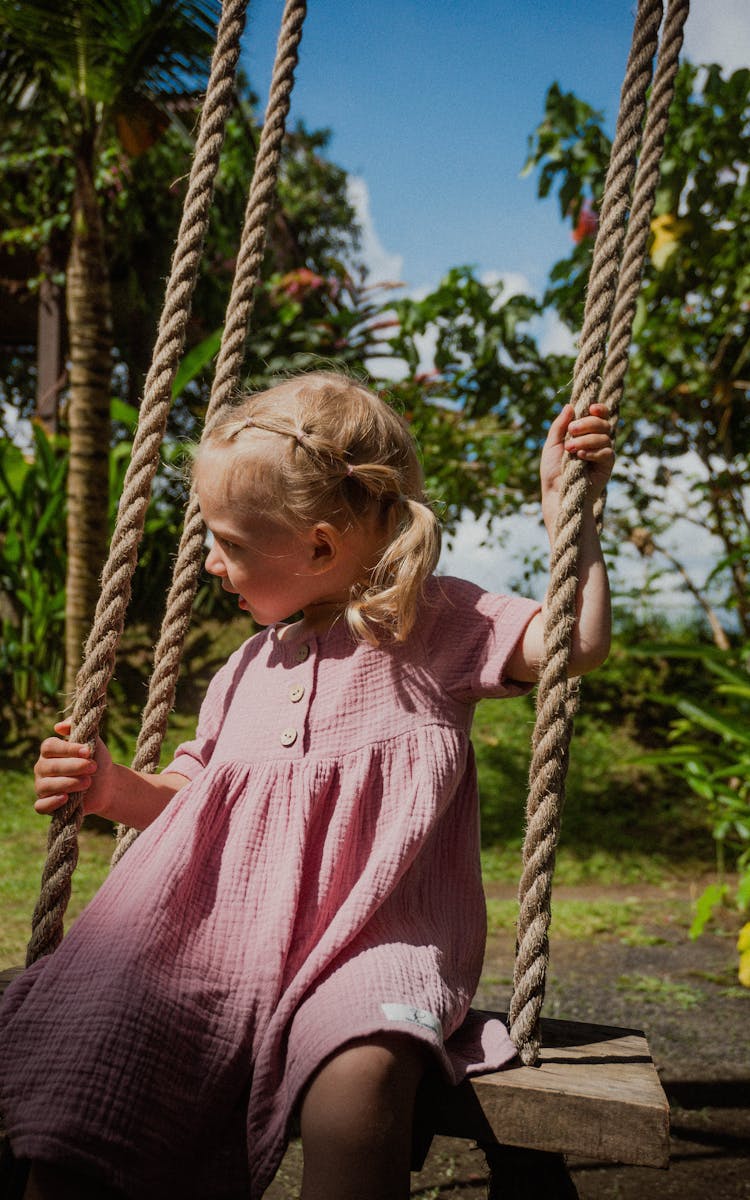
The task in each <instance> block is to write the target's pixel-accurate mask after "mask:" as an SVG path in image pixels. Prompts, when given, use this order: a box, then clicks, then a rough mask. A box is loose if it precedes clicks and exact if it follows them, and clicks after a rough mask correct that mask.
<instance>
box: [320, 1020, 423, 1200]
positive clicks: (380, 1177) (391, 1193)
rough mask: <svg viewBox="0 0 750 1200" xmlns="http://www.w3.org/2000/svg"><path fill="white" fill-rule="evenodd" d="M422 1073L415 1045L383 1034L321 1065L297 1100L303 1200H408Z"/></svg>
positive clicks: (396, 1036) (402, 1038) (420, 1058)
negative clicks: (300, 1106) (416, 1098)
mask: <svg viewBox="0 0 750 1200" xmlns="http://www.w3.org/2000/svg"><path fill="white" fill-rule="evenodd" d="M424 1069H425V1054H424V1051H423V1050H422V1049H421V1047H420V1046H419V1045H418V1044H417V1043H416V1042H414V1041H412V1040H411V1039H410V1038H408V1037H403V1036H401V1037H399V1036H398V1035H392V1036H388V1035H386V1034H384V1035H382V1036H379V1037H374V1038H368V1039H367V1040H366V1041H362V1042H354V1043H352V1045H350V1046H347V1047H345V1049H343V1050H341V1051H340V1052H339V1053H338V1054H336V1055H334V1057H333V1058H330V1059H329V1060H328V1061H327V1062H326V1063H324V1065H323V1066H322V1067H321V1068H320V1070H319V1071H318V1073H317V1075H315V1076H314V1078H313V1080H312V1082H311V1083H310V1084H309V1086H308V1088H307V1090H306V1092H305V1095H304V1097H303V1100H302V1109H301V1115H300V1124H301V1131H302V1150H303V1156H304V1169H303V1175H302V1200H406V1197H408V1195H409V1167H410V1159H411V1137H412V1123H413V1119H414V1100H415V1096H416V1092H417V1087H418V1085H419V1081H420V1079H421V1077H422V1074H423V1072H424Z"/></svg>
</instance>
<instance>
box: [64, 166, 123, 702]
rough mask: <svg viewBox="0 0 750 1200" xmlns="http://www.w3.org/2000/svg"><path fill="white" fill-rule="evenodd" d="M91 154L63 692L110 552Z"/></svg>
mask: <svg viewBox="0 0 750 1200" xmlns="http://www.w3.org/2000/svg"><path fill="white" fill-rule="evenodd" d="M92 158H93V155H91V154H85V153H82V154H80V155H79V157H78V160H77V163H76V190H75V197H74V202H73V241H72V245H71V249H70V257H69V259H68V270H67V285H66V292H67V316H68V337H69V342H70V400H69V407H68V429H69V432H70V463H69V469H68V526H67V537H68V574H67V585H66V586H67V591H66V607H65V694H66V698H67V700H68V701H70V700H71V699H72V696H73V693H74V690H75V677H76V673H77V671H78V667H79V665H80V661H81V650H82V646H83V643H84V641H85V638H86V636H87V634H88V631H89V628H90V625H91V622H92V619H93V616H94V609H95V607H96V600H97V595H98V591H99V576H100V573H101V569H102V566H103V563H104V559H105V556H106V552H107V535H108V495H109V443H110V415H109V408H110V382H111V376H112V316H111V298H110V288H109V275H108V272H107V263H106V258H105V254H104V238H103V230H102V221H101V214H100V212H99V206H98V201H97V197H96V192H95V190H94V183H93V172H92V167H91V161H92Z"/></svg>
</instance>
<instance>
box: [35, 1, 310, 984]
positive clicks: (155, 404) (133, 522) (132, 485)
mask: <svg viewBox="0 0 750 1200" xmlns="http://www.w3.org/2000/svg"><path fill="white" fill-rule="evenodd" d="M295 7H300V8H304V6H303V5H296V6H295ZM246 10H247V0H225V3H224V4H223V7H222V14H221V20H220V22H219V27H218V31H217V40H216V48H215V50H214V55H213V59H212V63H211V71H210V75H209V81H208V86H207V89H206V98H205V101H204V105H203V109H202V112H201V118H200V124H199V130H198V137H197V140H196V150H195V157H194V160H193V165H192V168H191V171H190V179H189V183H188V189H187V193H186V196H185V202H184V206H183V216H182V220H181V223H180V229H179V234H178V238H177V244H176V247H175V252H174V257H173V261H172V267H171V270H170V276H169V280H168V283H167V288H166V293H165V301H164V309H163V312H162V317H161V319H160V322H159V331H158V335H157V341H156V346H155V349H154V356H153V362H152V366H151V368H150V370H149V373H148V377H147V380H146V385H145V389H144V397H143V402H142V404H141V409H140V413H139V423H138V428H137V430H136V435H135V438H134V441H133V456H132V459H131V462H130V466H129V468H128V472H127V474H126V477H125V485H124V490H123V495H122V498H121V500H120V505H119V509H118V516H117V521H116V524H115V530H114V533H113V536H112V542H111V545H110V551H109V558H108V560H107V563H106V565H105V567H104V572H103V577H102V592H101V595H100V597H99V601H98V603H97V608H96V614H95V617H94V623H93V626H92V629H91V632H90V634H89V637H88V639H87V642H86V647H85V649H84V654H83V662H82V665H81V668H80V670H79V673H78V679H77V681H76V696H75V701H74V706H73V713H72V729H71V737H72V739H73V740H74V741H79V742H89V744H90V745H92V746H93V744H94V742H95V739H96V735H97V731H98V728H99V724H100V721H101V716H102V713H103V711H104V708H105V706H106V692H107V687H108V685H109V681H110V679H111V678H112V674H113V672H114V666H115V657H116V653H117V647H118V645H119V642H120V638H121V636H122V631H123V628H124V622H125V611H126V609H127V605H128V601H129V598H130V583H131V579H132V576H133V573H134V571H135V566H136V558H137V549H138V544H139V542H140V539H141V536H142V533H143V526H144V522H145V517H146V510H147V508H148V500H149V497H150V491H151V484H152V481H153V477H154V475H155V473H156V469H157V466H158V463H159V448H160V445H161V442H162V439H163V437H164V431H165V429H166V422H167V416H168V413H169V406H170V403H171V398H172V384H173V382H174V378H175V375H176V373H177V368H178V366H179V362H180V358H181V355H182V350H183V347H184V342H185V329H186V326H187V321H188V318H189V315H190V307H191V301H192V295H193V291H194V288H195V282H196V279H197V276H198V269H199V266H200V259H201V251H202V247H203V241H204V237H205V232H206V229H207V226H208V218H209V213H210V208H211V200H212V197H213V186H214V180H215V177H216V172H217V170H218V166H219V157H220V152H221V146H222V143H223V139H224V129H225V127H226V121H227V118H228V116H229V112H230V110H231V105H232V101H233V95H234V77H235V73H236V67H237V62H238V59H239V53H240V44H241V37H242V32H243V29H244V24H245V15H246ZM82 819H83V816H82V811H81V803H80V794H78V795H71V796H70V798H69V799H68V802H67V803H66V804H65V805H64V806H63V807H62V808H61V809H58V810H57V812H56V813H54V814H53V816H52V819H51V821H50V829H49V835H48V843H47V858H46V862H45V865H44V869H43V873H42V884H41V890H40V895H39V900H38V901H37V905H36V908H35V910H34V915H33V917H32V932H31V939H30V941H29V945H28V948H27V953H26V965H27V966H30V965H31V963H33V962H35V961H36V960H37V959H38V958H41V957H42V956H43V955H45V954H50V953H51V952H52V951H53V950H54V949H55V948H56V946H58V945H59V943H60V941H61V940H62V936H63V918H64V915H65V910H66V908H67V905H68V901H69V899H70V888H71V878H72V875H73V871H74V870H75V867H76V863H77V861H78V832H79V830H80V827H81V823H82Z"/></svg>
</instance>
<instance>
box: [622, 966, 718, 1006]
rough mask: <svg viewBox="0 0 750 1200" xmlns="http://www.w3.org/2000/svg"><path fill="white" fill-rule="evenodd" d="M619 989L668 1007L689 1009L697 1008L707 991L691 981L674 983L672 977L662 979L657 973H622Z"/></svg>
mask: <svg viewBox="0 0 750 1200" xmlns="http://www.w3.org/2000/svg"><path fill="white" fill-rule="evenodd" d="M617 988H618V991H621V992H628V993H630V994H631V995H634V996H637V997H638V998H639V999H640V1000H642V1001H643V1000H645V1001H651V1002H652V1003H653V1004H662V1005H665V1006H666V1007H668V1008H681V1009H683V1011H687V1009H689V1008H695V1007H696V1006H697V1005H698V1004H700V1003H701V1001H702V1000H705V993H704V992H702V991H701V990H700V989H699V988H695V987H691V985H690V984H689V983H674V982H673V981H672V980H670V979H661V978H659V977H658V976H657V975H621V976H620V978H619V979H618V980H617Z"/></svg>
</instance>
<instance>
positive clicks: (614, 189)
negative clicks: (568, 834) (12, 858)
mask: <svg viewBox="0 0 750 1200" xmlns="http://www.w3.org/2000/svg"><path fill="white" fill-rule="evenodd" d="M661 17H662V3H661V0H640V3H639V5H638V12H637V14H636V19H635V28H634V31H633V42H632V45H631V49H630V54H629V56H628V63H627V68H626V72H625V80H624V82H623V86H622V93H621V98H620V111H619V114H618V119H617V128H616V131H615V138H614V142H613V146H612V154H611V158H610V164H609V170H608V172H607V180H606V184H605V191H604V200H603V203H602V212H601V217H600V226H599V232H598V235H597V239H596V245H595V247H594V257H593V263H592V267H591V274H590V278H589V286H588V293H587V297H586V308H585V313H584V321H583V330H582V333H581V344H580V349H579V353H578V358H577V360H576V366H575V371H574V376H573V394H572V397H571V399H572V403H573V405H574V408H575V411H576V415H577V416H581V415H582V414H583V413H585V412H587V411H588V408H589V405H590V404H592V403H593V402H594V401H595V399H596V396H597V392H598V390H599V379H600V371H601V368H602V363H603V360H604V353H605V347H606V339H607V332H608V329H609V324H610V319H611V315H612V307H613V304H614V297H615V287H616V282H617V269H618V263H619V259H620V253H621V250H622V243H623V239H624V236H625V229H624V225H625V220H626V215H627V208H628V203H629V195H630V189H631V186H632V182H633V176H634V174H635V166H636V159H637V154H638V143H639V137H640V131H641V128H642V124H643V115H644V112H645V107H646V94H647V91H648V87H649V84H650V82H651V77H652V70H653V59H654V55H655V53H656V47H657V43H658V33H659V25H660V23H661ZM561 485H562V486H561V497H560V513H559V516H558V520H557V526H556V530H555V535H554V544H553V548H552V555H551V561H550V582H549V588H548V607H547V613H546V618H545V628H544V640H545V654H544V662H543V664H542V668H541V674H540V679H539V688H538V692H537V720H536V727H535V730H534V736H533V741H532V747H533V749H532V759H531V767H530V771H529V797H528V801H527V813H526V816H527V826H526V838H525V843H524V849H523V871H522V875H521V882H520V885H519V918H518V936H517V949H516V962H515V967H514V977H513V995H512V997H511V1003H510V1011H509V1023H510V1034H511V1038H512V1039H513V1042H514V1044H515V1046H516V1048H517V1050H518V1053H519V1055H520V1057H521V1059H522V1061H523V1062H524V1063H526V1064H534V1063H536V1062H538V1059H539V1048H540V1034H539V1015H540V1012H541V1008H542V1002H543V1000H544V988H545V981H546V973H547V963H548V958H549V942H548V933H549V924H550V900H551V890H552V873H553V870H554V862H555V848H556V846H557V840H558V836H559V831H560V821H561V815H562V808H563V804H564V799H565V775H566V772H567V763H568V754H569V747H570V739H571V736H572V714H571V712H570V711H569V707H568V703H567V696H568V681H567V671H568V660H569V658H570V642H571V635H572V631H573V624H574V620H575V602H576V592H577V583H578V581H577V578H576V562H577V557H578V542H579V538H580V533H581V528H582V521H583V502H584V498H585V495H586V486H587V480H586V470H585V467H584V466H583V464H582V463H581V462H579V460H577V459H569V460H568V461H567V462H566V464H565V469H564V471H563V478H562V481H561Z"/></svg>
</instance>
